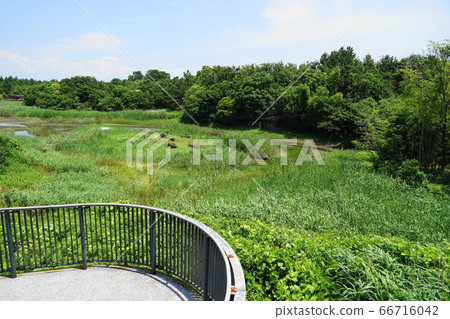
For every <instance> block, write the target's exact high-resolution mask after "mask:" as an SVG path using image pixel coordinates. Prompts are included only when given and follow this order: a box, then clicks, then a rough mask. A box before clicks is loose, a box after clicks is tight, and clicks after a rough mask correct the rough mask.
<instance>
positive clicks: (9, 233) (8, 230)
mask: <svg viewBox="0 0 450 319" xmlns="http://www.w3.org/2000/svg"><path fill="white" fill-rule="evenodd" d="M9 213H10V212H5V221H6V236H7V237H8V250H9V259H10V261H11V278H16V277H17V272H16V258H15V256H14V242H13V236H12V231H11V218H10V216H9Z"/></svg>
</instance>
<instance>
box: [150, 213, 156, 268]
mask: <svg viewBox="0 0 450 319" xmlns="http://www.w3.org/2000/svg"><path fill="white" fill-rule="evenodd" d="M155 220H156V218H155V211H153V210H152V211H150V266H151V267H152V274H154V273H156V225H155V223H156V222H155Z"/></svg>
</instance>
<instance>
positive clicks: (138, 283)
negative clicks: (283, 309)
mask: <svg viewBox="0 0 450 319" xmlns="http://www.w3.org/2000/svg"><path fill="white" fill-rule="evenodd" d="M0 300H1V301H7V300H10V301H12V300H17V301H55V300H56V301H70V300H79V301H81V300H92V301H105V300H117V301H120V300H124V301H135V300H139V301H180V300H197V299H196V298H195V297H194V294H193V293H191V292H190V291H189V290H188V289H186V288H184V287H183V286H181V285H180V284H179V283H176V282H175V280H172V279H171V278H170V277H168V276H164V275H161V274H156V275H152V274H149V273H148V272H145V271H142V270H139V269H134V268H126V267H116V266H114V267H110V268H108V267H106V266H93V267H89V268H88V269H87V270H82V269H77V268H69V269H61V270H51V271H39V272H32V273H25V274H18V275H17V278H15V279H12V278H9V277H4V276H3V277H0Z"/></svg>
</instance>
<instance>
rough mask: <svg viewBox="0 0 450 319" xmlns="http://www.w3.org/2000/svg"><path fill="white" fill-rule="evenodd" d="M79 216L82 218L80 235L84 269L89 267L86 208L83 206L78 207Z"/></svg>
mask: <svg viewBox="0 0 450 319" xmlns="http://www.w3.org/2000/svg"><path fill="white" fill-rule="evenodd" d="M78 218H79V220H80V237H81V256H82V263H83V266H82V267H81V268H82V269H87V258H86V235H85V233H84V210H83V206H79V207H78Z"/></svg>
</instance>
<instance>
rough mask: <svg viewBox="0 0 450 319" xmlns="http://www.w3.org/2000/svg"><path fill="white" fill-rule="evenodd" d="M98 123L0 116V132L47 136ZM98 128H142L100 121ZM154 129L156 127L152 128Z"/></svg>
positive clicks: (140, 127)
mask: <svg viewBox="0 0 450 319" xmlns="http://www.w3.org/2000/svg"><path fill="white" fill-rule="evenodd" d="M97 125H99V123H89V124H75V123H50V122H48V121H44V120H38V121H20V120H17V121H15V120H14V119H12V118H10V117H0V134H2V133H6V134H8V135H15V136H27V137H36V136H49V135H53V134H61V133H69V132H71V131H73V130H74V129H76V128H77V127H80V126H97ZM102 125H103V126H102V127H100V128H99V129H100V130H102V131H106V130H110V129H111V127H114V126H115V127H129V128H132V129H136V130H143V129H144V128H143V127H142V125H133V124H117V123H102ZM152 129H156V128H152ZM156 130H157V129H156Z"/></svg>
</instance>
